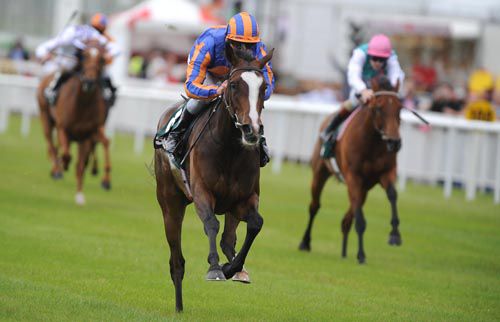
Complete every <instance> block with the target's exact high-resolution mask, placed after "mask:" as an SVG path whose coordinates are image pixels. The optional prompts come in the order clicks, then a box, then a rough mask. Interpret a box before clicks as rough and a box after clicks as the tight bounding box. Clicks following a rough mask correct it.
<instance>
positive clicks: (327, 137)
mask: <svg viewBox="0 0 500 322" xmlns="http://www.w3.org/2000/svg"><path fill="white" fill-rule="evenodd" d="M349 115H351V111H350V110H348V109H346V108H341V110H340V111H339V112H338V113H337V115H335V116H334V118H333V120H332V121H331V122H330V124H328V126H327V127H326V129H325V130H324V131H322V132H321V134H320V138H321V140H323V146H322V147H321V152H320V154H321V157H322V158H323V159H328V158H331V157H332V156H333V155H334V149H335V142H333V140H332V136H333V134H334V133H335V131H336V130H337V128H338V127H339V125H340V124H342V122H344V120H345V119H346V118H347V117H349Z"/></svg>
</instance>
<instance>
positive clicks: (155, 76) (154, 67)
mask: <svg viewBox="0 0 500 322" xmlns="http://www.w3.org/2000/svg"><path fill="white" fill-rule="evenodd" d="M146 78H147V79H151V80H155V81H162V82H164V81H165V80H166V79H167V62H166V61H165V58H164V56H163V51H162V50H160V49H156V50H153V51H152V52H151V56H150V58H149V64H148V67H147V69H146Z"/></svg>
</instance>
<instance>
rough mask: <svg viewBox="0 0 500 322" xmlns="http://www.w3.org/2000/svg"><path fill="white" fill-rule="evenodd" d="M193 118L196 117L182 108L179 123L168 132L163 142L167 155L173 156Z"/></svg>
mask: <svg viewBox="0 0 500 322" xmlns="http://www.w3.org/2000/svg"><path fill="white" fill-rule="evenodd" d="M195 116H196V115H193V114H191V113H189V111H188V110H187V108H184V110H183V111H182V115H181V118H180V120H179V123H178V124H177V126H176V127H175V128H173V129H172V130H170V133H168V137H167V141H166V142H165V150H166V151H167V152H168V153H171V154H174V152H175V148H176V147H177V144H178V143H179V141H180V140H181V139H182V136H183V135H184V133H185V132H186V130H187V128H188V127H189V124H191V122H192V121H193V119H194V118H195ZM174 156H175V154H174Z"/></svg>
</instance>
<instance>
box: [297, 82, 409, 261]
mask: <svg viewBox="0 0 500 322" xmlns="http://www.w3.org/2000/svg"><path fill="white" fill-rule="evenodd" d="M371 83H372V84H371V85H372V89H373V91H374V97H373V98H372V99H371V100H369V101H368V102H367V104H365V105H363V106H361V107H359V108H358V109H359V110H358V111H354V113H353V114H354V115H351V118H350V119H351V121H350V123H349V124H347V126H346V128H345V130H344V132H343V134H342V136H341V137H340V138H339V140H338V141H337V143H336V146H335V151H334V152H335V159H336V160H337V163H338V167H339V169H340V172H341V174H342V175H343V177H344V179H345V182H346V184H347V190H348V195H349V204H350V205H349V209H348V210H347V212H346V213H345V216H344V218H343V220H342V223H341V228H342V233H343V239H342V257H346V255H347V237H348V234H349V231H350V229H351V225H352V221H353V219H355V221H356V224H355V227H356V232H357V234H358V254H357V258H358V261H359V263H360V264H362V263H364V262H365V260H366V256H365V251H364V247H363V233H364V231H365V229H366V220H365V216H364V214H363V204H364V203H365V200H366V197H367V194H368V191H369V190H370V189H371V188H373V187H374V186H375V185H376V184H377V183H378V184H380V185H381V186H382V187H383V189H384V190H385V191H386V194H387V198H388V199H389V202H390V204H391V210H392V218H391V225H392V230H391V232H390V234H389V244H390V245H397V246H399V245H401V235H400V233H399V228H398V227H399V218H398V211H397V207H396V202H397V192H396V189H395V181H396V174H397V173H396V154H397V152H398V151H399V149H400V148H401V137H400V133H399V125H400V121H401V119H400V111H401V108H402V104H401V101H400V99H399V98H398V95H397V91H398V88H399V82H398V84H397V85H396V87H395V88H393V87H392V86H391V84H390V82H389V80H388V79H387V78H386V77H381V78H379V79H373V80H372V82H371ZM332 117H333V115H330V116H329V118H327V119H326V120H325V121H324V122H323V123H322V125H321V130H323V129H324V128H325V127H326V126H327V125H328V123H329V121H330V120H331V118H332ZM321 145H322V141H321V139H318V141H317V142H316V145H315V148H314V152H313V156H312V161H311V165H312V170H313V180H312V184H311V196H312V200H311V202H310V204H309V222H308V225H307V228H306V231H305V233H304V236H303V238H302V242H301V243H300V246H299V249H300V250H305V251H310V250H311V229H312V225H313V221H314V217H315V216H316V213H317V212H318V210H319V208H320V196H321V192H322V190H323V187H324V185H325V182H326V180H327V179H328V177H330V176H331V175H332V174H333V171H332V169H333V167H332V165H331V164H330V160H327V159H323V158H322V157H321V156H320V150H321Z"/></svg>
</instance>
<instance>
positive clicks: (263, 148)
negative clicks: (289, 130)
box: [259, 136, 271, 168]
mask: <svg viewBox="0 0 500 322" xmlns="http://www.w3.org/2000/svg"><path fill="white" fill-rule="evenodd" d="M259 144H260V167H261V168H262V167H263V166H265V165H266V164H267V163H268V162H269V160H271V158H270V156H269V147H268V146H267V143H266V138H265V137H264V136H261V137H260V141H259Z"/></svg>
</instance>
